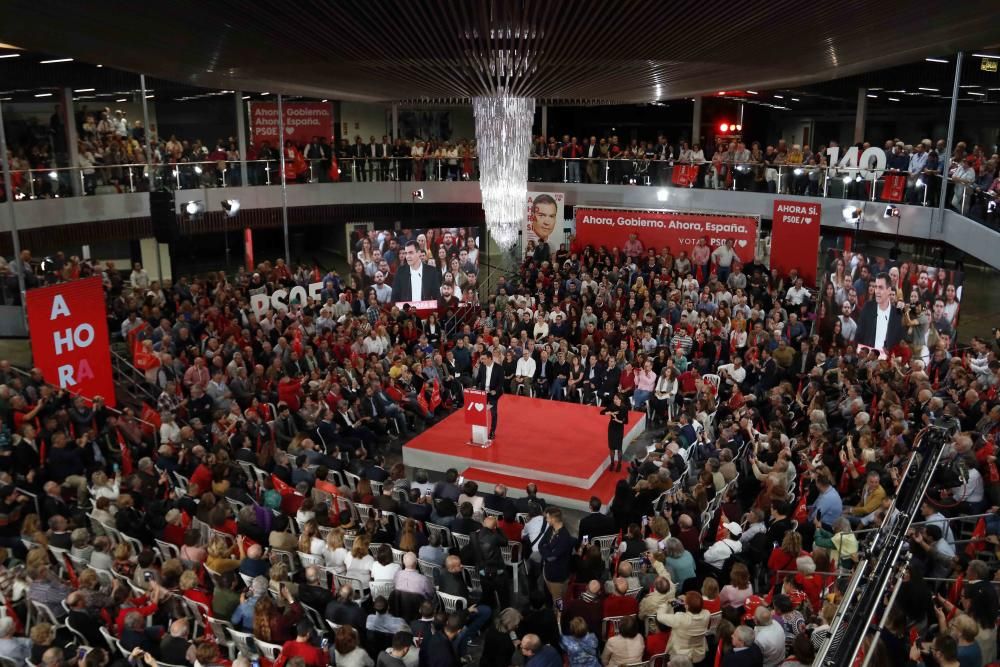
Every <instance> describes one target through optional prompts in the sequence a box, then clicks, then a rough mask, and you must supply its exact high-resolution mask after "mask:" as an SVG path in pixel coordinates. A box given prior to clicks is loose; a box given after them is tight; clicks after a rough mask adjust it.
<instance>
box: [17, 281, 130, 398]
mask: <svg viewBox="0 0 1000 667" xmlns="http://www.w3.org/2000/svg"><path fill="white" fill-rule="evenodd" d="M25 306H26V307H27V311H28V330H29V331H30V332H31V352H32V354H33V355H34V358H35V366H36V367H37V368H39V369H41V371H42V376H43V377H44V378H45V380H46V382H50V383H51V384H53V385H55V386H57V387H61V388H62V389H65V390H66V391H68V392H70V393H72V394H79V395H81V396H83V397H85V398H88V399H93V397H95V396H102V397H103V398H104V402H105V403H106V404H107V405H109V406H114V404H115V384H114V379H113V377H112V374H111V354H110V349H111V347H110V345H109V343H108V322H107V308H106V307H105V305H104V288H103V287H102V285H101V279H100V278H85V279H83V280H74V281H72V282H68V283H61V284H59V285H53V286H51V287H40V288H38V289H33V290H29V291H28V293H27V298H26V300H25Z"/></svg>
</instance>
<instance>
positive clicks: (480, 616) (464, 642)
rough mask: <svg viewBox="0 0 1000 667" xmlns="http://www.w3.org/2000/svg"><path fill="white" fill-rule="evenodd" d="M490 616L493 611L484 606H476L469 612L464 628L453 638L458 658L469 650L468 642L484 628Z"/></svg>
mask: <svg viewBox="0 0 1000 667" xmlns="http://www.w3.org/2000/svg"><path fill="white" fill-rule="evenodd" d="M491 616H493V610H492V609H490V608H489V607H488V606H486V605H484V604H477V605H476V610H475V611H470V612H469V618H468V619H467V620H466V623H465V627H464V628H462V631H461V632H459V633H458V636H457V637H455V642H456V648H457V649H458V654H459V655H460V656H461V655H465V653H466V652H467V651H468V650H469V642H471V641H472V640H473V639H474V638H475V636H476V635H478V634H479V631H480V630H482V629H483V628H484V627H486V624H487V623H488V622H489V620H490V617H491Z"/></svg>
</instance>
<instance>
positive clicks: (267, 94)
mask: <svg viewBox="0 0 1000 667" xmlns="http://www.w3.org/2000/svg"><path fill="white" fill-rule="evenodd" d="M270 94H271V93H261V95H270Z"/></svg>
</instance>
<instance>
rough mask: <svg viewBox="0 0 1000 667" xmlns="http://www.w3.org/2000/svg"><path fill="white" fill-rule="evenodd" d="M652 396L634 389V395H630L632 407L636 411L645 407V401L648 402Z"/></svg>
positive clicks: (651, 393)
mask: <svg viewBox="0 0 1000 667" xmlns="http://www.w3.org/2000/svg"><path fill="white" fill-rule="evenodd" d="M652 395H653V392H650V391H646V390H644V389H636V390H635V393H634V394H632V407H633V408H635V409H636V410H639V409H641V408H642V407H643V406H644V405H646V401H648V400H649V397H650V396H652Z"/></svg>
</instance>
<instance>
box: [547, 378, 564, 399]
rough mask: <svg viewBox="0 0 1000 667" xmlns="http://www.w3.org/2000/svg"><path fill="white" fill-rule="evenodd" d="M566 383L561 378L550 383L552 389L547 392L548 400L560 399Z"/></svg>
mask: <svg viewBox="0 0 1000 667" xmlns="http://www.w3.org/2000/svg"><path fill="white" fill-rule="evenodd" d="M565 384H566V382H565V381H564V380H563V379H562V378H558V377H557V378H556V379H555V380H553V381H552V389H551V391H549V398H551V399H553V400H555V399H557V398H561V397H562V393H563V386H564V385H565Z"/></svg>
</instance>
